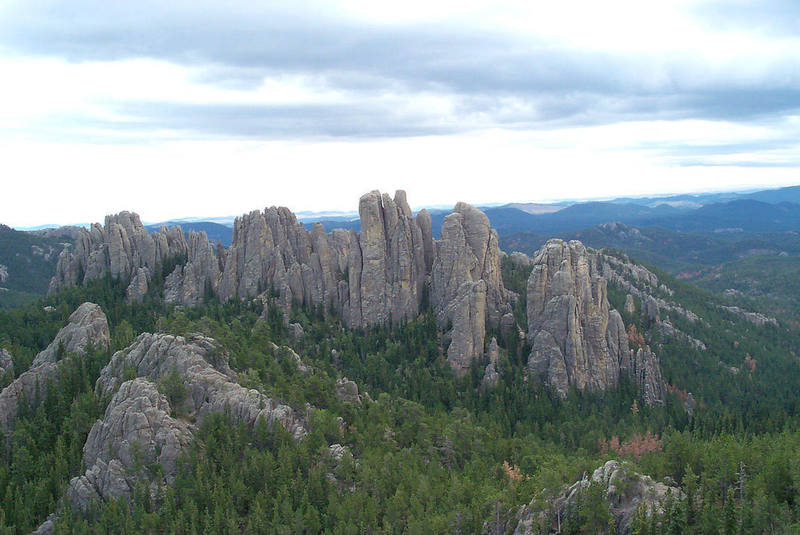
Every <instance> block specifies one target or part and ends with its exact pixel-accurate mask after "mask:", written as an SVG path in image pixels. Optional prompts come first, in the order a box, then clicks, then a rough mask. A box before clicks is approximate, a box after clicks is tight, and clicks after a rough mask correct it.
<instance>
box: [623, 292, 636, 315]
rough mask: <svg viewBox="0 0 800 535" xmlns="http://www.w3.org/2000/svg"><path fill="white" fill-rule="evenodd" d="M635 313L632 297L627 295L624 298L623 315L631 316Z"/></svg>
mask: <svg viewBox="0 0 800 535" xmlns="http://www.w3.org/2000/svg"><path fill="white" fill-rule="evenodd" d="M635 312H636V303H635V302H634V301H633V296H632V295H631V294H628V295H626V296H625V313H626V314H628V315H630V316H632V315H633V314H634V313H635Z"/></svg>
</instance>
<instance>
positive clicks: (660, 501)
mask: <svg viewBox="0 0 800 535" xmlns="http://www.w3.org/2000/svg"><path fill="white" fill-rule="evenodd" d="M592 483H594V484H599V485H602V486H603V488H604V489H606V498H605V501H606V505H607V506H608V509H609V512H610V513H611V515H612V516H613V517H614V523H615V525H616V526H617V533H619V534H620V535H628V534H629V533H630V529H631V521H632V519H633V516H634V514H635V513H636V510H637V509H638V508H639V507H643V508H645V509H646V511H647V512H648V514H650V515H661V514H663V513H664V507H663V506H664V503H665V501H666V500H667V496H668V495H670V494H671V495H672V496H673V497H675V499H680V498H681V496H682V493H681V490H680V489H679V488H678V487H676V486H674V485H669V484H667V483H666V482H659V481H654V480H653V479H652V478H651V477H650V476H647V475H642V474H639V473H637V472H634V471H633V470H632V469H631V468H629V467H628V465H626V464H620V463H619V462H618V461H608V462H606V463H605V464H604V465H603V466H601V467H599V468H598V469H597V470H595V471H594V472H593V473H592V476H591V478H588V477H586V476H584V477H583V479H581V480H579V481H577V482H575V483H574V484H573V485H572V486H570V487H569V488H567V489H566V490H565V491H564V492H563V493H562V494H561V495H560V496H558V497H556V499H555V500H554V501H553V504H552V505H554V509H555V512H556V514H558V515H559V517H560V518H561V519H562V521H563V519H564V518H565V517H566V515H567V514H569V511H570V509H571V508H572V507H574V506H575V505H576V501H577V499H578V497H579V496H580V495H581V494H582V493H583V492H584V491H586V489H588V488H589V486H590V485H592ZM551 516H554V515H552V512H551V511H543V510H541V509H539V508H537V506H536V502H535V500H534V501H532V502H531V503H530V505H527V506H524V507H522V508H521V509H520V511H519V513H518V515H517V517H518V519H519V522H518V524H517V528H516V530H515V531H514V535H533V534H534V533H540V525H541V527H542V528H544V529H546V530H549V529H556V527H557V526H558V525H559V523H558V521H557V519H556V518H551Z"/></svg>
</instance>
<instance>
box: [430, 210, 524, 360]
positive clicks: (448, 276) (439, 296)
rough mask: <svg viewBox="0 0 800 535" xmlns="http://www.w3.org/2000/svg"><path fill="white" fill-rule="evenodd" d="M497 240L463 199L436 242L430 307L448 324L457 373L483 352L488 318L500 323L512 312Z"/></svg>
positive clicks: (483, 218) (485, 220)
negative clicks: (501, 269)
mask: <svg viewBox="0 0 800 535" xmlns="http://www.w3.org/2000/svg"><path fill="white" fill-rule="evenodd" d="M497 243H498V240H497V233H496V232H495V231H494V230H492V229H491V227H490V225H489V218H488V217H486V215H485V214H484V213H483V212H481V211H480V210H478V209H477V208H474V207H472V206H470V205H468V204H465V203H458V204H457V205H456V207H455V210H454V211H453V213H452V214H450V215H448V216H447V217H445V219H444V222H443V224H442V239H441V240H439V241H437V242H435V246H434V255H433V256H434V258H433V263H432V268H431V294H430V295H431V305H432V307H433V311H434V313H435V314H436V319H437V321H438V323H439V325H440V326H441V327H442V328H445V327H446V326H447V325H451V326H452V329H451V330H450V331H449V332H448V333H447V336H449V337H450V338H451V343H450V346H449V347H448V350H447V360H448V361H449V362H450V364H451V366H452V367H453V369H454V370H455V371H456V373H457V374H460V375H463V374H465V373H466V372H467V371H468V370H469V368H470V367H471V365H472V361H473V360H474V359H477V358H480V357H482V356H483V354H484V345H485V335H486V328H487V322H488V324H489V325H490V326H492V327H498V326H499V324H500V318H501V317H502V316H503V315H504V314H506V313H508V312H510V311H511V305H510V300H511V299H510V297H511V296H510V295H509V292H507V291H506V289H505V287H504V286H503V279H502V275H501V272H500V249H499V247H498V245H497Z"/></svg>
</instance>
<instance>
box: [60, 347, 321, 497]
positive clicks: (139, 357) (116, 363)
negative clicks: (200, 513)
mask: <svg viewBox="0 0 800 535" xmlns="http://www.w3.org/2000/svg"><path fill="white" fill-rule="evenodd" d="M298 359H299V357H298ZM51 366H55V364H53V365H51ZM130 375H134V376H136V378H135V379H132V380H127V381H124V380H123V378H124V377H127V376H130ZM176 381H178V382H179V383H180V384H179V385H176V384H173V383H175V382H176ZM236 381H237V374H236V373H235V372H233V371H232V370H231V369H230V368H229V367H228V364H227V355H226V354H225V353H224V351H223V350H222V349H221V348H220V347H219V345H218V344H217V343H216V342H215V341H214V340H213V339H211V338H206V337H203V336H201V335H193V336H190V337H187V338H184V337H182V336H173V335H168V334H149V333H144V334H142V335H140V336H139V337H138V338H137V339H136V340H135V341H134V342H133V344H131V345H130V346H128V347H127V348H125V349H123V350H121V351H117V352H116V353H115V354H114V356H113V357H112V358H111V361H110V362H109V363H108V364H107V365H106V366H105V367H104V368H103V370H102V371H101V373H100V377H99V378H98V380H97V383H96V384H95V390H96V391H97V393H98V394H100V395H112V398H111V402H110V404H109V406H108V408H107V409H106V412H105V415H104V417H103V419H102V420H100V421H98V422H97V423H95V425H94V426H93V427H92V430H91V431H90V433H89V437H88V438H87V441H86V444H85V446H84V450H83V451H84V460H85V462H86V466H87V470H86V472H85V473H84V474H83V475H81V476H79V477H76V478H73V479H72V481H71V482H70V486H69V489H68V490H67V499H68V500H70V502H71V504H72V505H73V506H75V507H77V508H79V509H80V510H84V511H85V510H87V508H89V507H90V506H91V504H92V503H93V502H94V501H96V500H107V499H110V498H125V499H127V498H130V496H131V493H132V491H133V489H134V487H135V486H136V484H137V483H138V482H140V481H145V482H147V483H148V485H149V486H150V490H151V493H152V494H153V495H154V496H155V495H157V493H158V492H159V491H160V489H161V488H162V487H163V485H164V484H170V483H172V481H173V480H174V477H175V474H176V473H177V459H178V457H179V455H180V453H181V451H182V450H183V449H184V448H185V447H186V445H187V444H189V442H190V441H191V439H192V436H193V432H194V430H195V429H196V427H197V426H199V425H200V424H201V423H202V421H203V419H204V418H205V417H206V416H208V415H210V414H214V413H222V412H224V413H225V414H228V415H230V417H231V418H233V420H234V421H236V422H241V423H245V424H248V425H253V424H255V423H256V421H258V420H259V419H263V421H264V422H265V423H266V424H267V425H268V426H270V427H272V426H274V425H275V424H276V423H277V424H279V425H281V426H282V427H283V428H284V429H286V430H287V431H288V432H289V434H290V435H292V436H293V437H294V438H295V439H298V440H299V439H300V438H302V437H303V436H305V435H306V433H307V432H306V423H305V419H304V417H301V416H300V415H298V414H297V413H296V412H295V411H294V410H293V409H292V408H290V407H288V406H286V405H282V404H280V403H278V402H277V401H275V400H273V399H271V398H269V397H267V396H265V395H264V394H262V393H260V392H258V391H257V390H252V389H247V388H244V387H242V386H241V385H239V384H238V383H237V382H236ZM159 385H161V386H160V387H161V388H162V389H166V390H167V393H168V394H169V395H170V396H171V397H170V399H168V398H167V397H166V396H165V395H162V394H161V393H160V392H159ZM173 411H174V412H177V413H179V414H182V415H184V416H186V419H178V418H175V417H173V416H171V414H172V412H173ZM190 422H191V423H190ZM152 463H158V464H159V465H160V466H161V468H162V469H163V474H162V475H160V476H157V477H156V478H155V479H154V476H153V474H152V472H151V471H148V470H147V467H148V466H150V465H152Z"/></svg>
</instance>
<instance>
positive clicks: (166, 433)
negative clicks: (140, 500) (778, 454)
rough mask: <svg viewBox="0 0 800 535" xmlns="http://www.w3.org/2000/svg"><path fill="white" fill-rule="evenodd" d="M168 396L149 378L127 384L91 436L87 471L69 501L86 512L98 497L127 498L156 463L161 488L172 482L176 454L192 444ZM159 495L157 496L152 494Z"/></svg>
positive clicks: (86, 455)
mask: <svg viewBox="0 0 800 535" xmlns="http://www.w3.org/2000/svg"><path fill="white" fill-rule="evenodd" d="M170 411H171V409H170V405H169V402H168V401H167V398H166V396H164V395H162V394H160V393H159V392H158V389H157V388H156V385H155V384H153V383H152V382H150V381H147V380H145V379H133V380H131V381H126V382H125V383H123V384H122V385H121V386H120V388H119V390H118V391H117V393H116V394H114V397H113V398H112V399H111V402H110V403H109V405H108V408H106V412H105V415H104V417H103V419H102V420H100V421H98V422H97V423H96V424H95V425H94V426H93V427H92V429H91V431H90V432H89V436H88V438H87V439H86V444H85V445H84V447H83V458H84V461H85V463H86V466H87V469H86V472H85V473H84V474H83V475H81V476H78V477H75V478H73V479H72V481H70V484H69V488H68V489H67V493H66V496H67V500H68V501H69V502H70V503H71V504H73V505H76V506H78V507H79V508H81V510H84V511H85V510H86V509H88V508H89V507H90V506H91V505H92V504H93V503H95V502H97V501H99V500H100V499H112V498H116V499H120V498H121V499H126V500H129V499H130V498H131V497H132V495H133V491H134V488H135V487H136V484H137V482H139V481H142V480H147V479H149V477H151V476H150V474H147V473H146V471H147V469H148V467H149V466H152V465H153V463H158V464H159V465H160V466H161V468H162V469H163V472H164V476H163V480H162V481H154V482H152V483H151V484H152V485H153V486H154V487H155V489H153V490H154V491H156V490H157V488H158V486H159V485H160V484H161V483H162V482H163V483H166V484H171V483H172V482H173V481H174V479H175V475H176V474H177V471H178V456H179V455H180V453H181V451H182V450H183V449H184V448H185V447H186V446H187V445H188V444H189V443H190V442H191V439H192V433H191V427H192V426H191V424H189V423H187V422H185V421H183V420H176V419H174V418H172V417H171V416H170ZM154 493H155V492H154Z"/></svg>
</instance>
